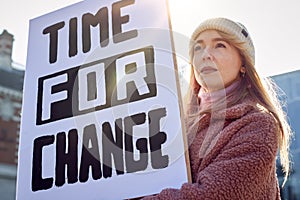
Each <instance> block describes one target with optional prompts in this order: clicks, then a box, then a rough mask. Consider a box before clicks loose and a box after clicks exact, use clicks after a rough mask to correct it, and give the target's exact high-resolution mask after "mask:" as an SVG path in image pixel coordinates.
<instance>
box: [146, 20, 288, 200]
mask: <svg viewBox="0 0 300 200" xmlns="http://www.w3.org/2000/svg"><path fill="white" fill-rule="evenodd" d="M190 60H191V64H192V70H191V77H190V88H189V92H188V96H187V98H186V104H185V105H186V107H185V112H186V124H187V131H188V142H189V155H190V165H191V173H192V183H185V184H183V185H182V187H181V188H180V189H164V190H163V191H162V192H161V193H159V194H158V195H155V196H151V197H146V199H231V200H232V199H251V200H253V199H280V193H279V186H278V180H277V177H276V155H277V150H278V148H279V149H280V160H281V164H282V167H283V170H284V172H285V175H286V176H285V180H286V178H287V176H288V173H289V156H288V150H289V138H290V135H291V130H290V127H289V126H288V124H287V121H286V119H285V115H284V113H283V111H282V109H281V106H280V104H279V101H278V99H277V97H276V93H275V91H274V90H273V89H272V88H273V87H272V85H271V84H266V85H264V84H263V82H262V79H261V78H260V77H259V76H258V74H257V72H256V70H255V68H254V61H255V58H254V46H253V43H252V40H251V38H250V35H249V33H248V31H247V30H246V28H245V27H244V26H243V25H241V24H240V23H236V22H233V21H231V20H229V19H225V18H213V19H209V20H206V21H204V22H203V23H202V24H200V26H199V27H198V28H197V29H196V30H195V31H194V33H193V35H192V37H191V42H190Z"/></svg>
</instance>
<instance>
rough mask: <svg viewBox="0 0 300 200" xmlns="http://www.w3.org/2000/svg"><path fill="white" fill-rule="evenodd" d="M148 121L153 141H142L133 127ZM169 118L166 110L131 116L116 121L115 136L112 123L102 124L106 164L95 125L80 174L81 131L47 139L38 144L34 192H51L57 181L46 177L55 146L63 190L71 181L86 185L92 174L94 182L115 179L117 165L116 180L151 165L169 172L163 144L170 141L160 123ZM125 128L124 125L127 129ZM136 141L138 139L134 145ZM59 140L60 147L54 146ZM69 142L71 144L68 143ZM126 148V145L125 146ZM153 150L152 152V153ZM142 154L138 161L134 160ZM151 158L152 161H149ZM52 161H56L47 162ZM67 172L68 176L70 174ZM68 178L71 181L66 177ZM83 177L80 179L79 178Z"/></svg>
mask: <svg viewBox="0 0 300 200" xmlns="http://www.w3.org/2000/svg"><path fill="white" fill-rule="evenodd" d="M146 115H147V117H148V126H149V129H148V130H149V131H148V132H149V138H138V133H134V131H133V127H134V126H136V125H141V124H144V123H145V122H146ZM165 116H166V109H165V108H158V109H154V110H150V111H149V112H148V113H144V112H143V113H138V114H134V115H131V116H127V117H125V118H124V119H122V118H118V119H116V120H115V131H114V133H113V131H112V127H111V125H110V123H109V122H104V123H102V141H101V144H102V145H100V146H101V147H102V163H101V159H100V153H99V145H98V133H97V129H96V127H95V125H94V124H91V125H87V126H85V127H84V128H83V136H82V146H81V159H80V163H79V165H80V166H79V170H78V162H79V159H78V148H80V147H79V145H78V130H77V129H71V130H69V132H68V140H66V133H65V132H60V133H58V134H57V135H56V138H55V136H54V135H46V136H41V137H38V138H36V139H35V140H34V147H33V161H32V164H33V167H32V191H38V190H47V189H49V188H51V187H53V183H54V178H53V177H48V178H43V177H42V171H43V165H42V160H43V148H44V147H49V146H51V145H55V149H56V157H55V158H54V159H55V161H56V166H55V185H56V186H58V187H59V186H62V185H64V184H65V181H66V179H67V181H68V184H74V183H76V182H78V179H79V181H80V182H86V181H87V180H88V178H89V173H90V171H91V173H92V178H93V180H98V179H101V178H102V177H103V178H109V177H112V166H113V163H112V162H113V161H114V166H115V171H116V176H118V175H122V174H124V173H125V172H126V173H133V172H137V171H143V170H145V169H146V168H147V167H148V165H149V161H148V160H150V162H151V166H152V168H153V169H162V168H166V167H167V166H168V165H169V157H168V155H162V151H161V148H162V144H163V143H165V141H166V140H167V134H166V133H165V132H162V131H160V120H161V118H163V117H165ZM123 124H124V125H123ZM133 138H138V139H137V140H136V143H135V145H134V142H133V141H134V140H133ZM55 140H56V144H54V142H55ZM66 141H68V142H66ZM123 144H124V145H123ZM66 147H67V148H66ZM149 148H150V152H149ZM134 150H135V154H136V152H139V153H138V154H139V155H138V157H139V158H138V159H137V158H136V156H134V153H133V152H134ZM149 158H150V159H149ZM47 159H52V158H47ZM66 169H67V173H66ZM66 174H67V177H65V176H66ZM78 174H79V178H78Z"/></svg>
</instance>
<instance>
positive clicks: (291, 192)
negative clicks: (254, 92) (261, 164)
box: [271, 70, 300, 200]
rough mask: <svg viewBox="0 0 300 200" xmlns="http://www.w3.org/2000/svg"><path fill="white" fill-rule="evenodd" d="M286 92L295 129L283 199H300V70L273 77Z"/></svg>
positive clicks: (288, 113)
mask: <svg viewBox="0 0 300 200" xmlns="http://www.w3.org/2000/svg"><path fill="white" fill-rule="evenodd" d="M271 78H272V79H273V80H274V81H275V82H276V84H277V85H278V86H279V87H280V88H281V89H282V90H283V92H284V93H285V97H284V100H285V101H286V112H287V117H288V120H289V123H290V125H291V127H292V130H293V131H294V137H293V139H292V144H291V155H292V156H291V160H292V172H291V175H290V177H289V179H288V182H287V183H286V185H285V186H284V188H283V189H282V191H281V194H282V199H287V200H296V199H297V200H300V190H299V188H300V70H297V71H293V72H289V73H285V74H280V75H276V76H273V77H271ZM280 171H281V170H280V167H279V165H278V172H277V174H278V178H279V181H280V183H281V184H282V181H283V174H281V172H280Z"/></svg>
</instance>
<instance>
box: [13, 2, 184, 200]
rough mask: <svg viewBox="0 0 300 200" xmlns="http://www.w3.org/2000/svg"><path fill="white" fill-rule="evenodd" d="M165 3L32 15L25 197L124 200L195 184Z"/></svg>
mask: <svg viewBox="0 0 300 200" xmlns="http://www.w3.org/2000/svg"><path fill="white" fill-rule="evenodd" d="M172 46H173V44H172V38H171V34H170V25H169V17H168V8H167V2H166V1H165V0H122V1H120V0H106V1H104V0H102V1H96V0H90V1H83V2H79V3H77V4H74V5H71V6H68V7H66V8H63V9H60V10H57V11H55V12H52V13H49V14H46V15H44V16H41V17H38V18H35V19H33V20H31V21H30V32H29V42H28V55H27V65H26V73H25V83H24V98H23V110H22V121H21V134H20V147H19V166H18V178H17V199H19V200H22V199H26V200H27V199H31V200H34V199H36V200H40V199H63V198H67V199H125V198H134V197H140V196H144V195H150V194H155V193H158V192H160V191H161V189H163V188H166V187H173V188H179V187H180V186H181V185H182V183H184V182H187V181H188V169H187V163H186V157H185V139H184V137H183V135H184V134H183V127H182V124H183V123H182V120H181V117H180V116H181V111H180V110H181V109H180V103H179V102H180V96H179V94H178V91H179V88H178V85H177V83H178V81H177V77H176V72H175V69H176V64H175V63H174V55H173V47H172Z"/></svg>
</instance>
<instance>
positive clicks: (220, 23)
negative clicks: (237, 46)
mask: <svg viewBox="0 0 300 200" xmlns="http://www.w3.org/2000/svg"><path fill="white" fill-rule="evenodd" d="M205 30H218V31H221V32H225V33H227V34H230V35H234V36H235V37H236V38H237V39H238V40H239V41H240V42H241V44H242V45H243V53H244V55H245V56H246V57H248V58H249V59H250V62H251V64H252V66H254V64H255V51H254V46H253V42H252V40H251V37H250V35H249V33H248V31H247V29H246V27H245V26H244V25H242V24H241V23H238V22H234V21H231V20H229V19H226V18H212V19H208V20H206V21H204V22H202V23H201V24H200V25H199V26H198V27H197V28H196V30H195V31H194V32H193V34H192V36H191V40H190V55H192V54H191V51H192V49H193V46H194V44H195V42H196V39H197V37H198V36H199V34H200V33H202V32H203V31H205Z"/></svg>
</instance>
